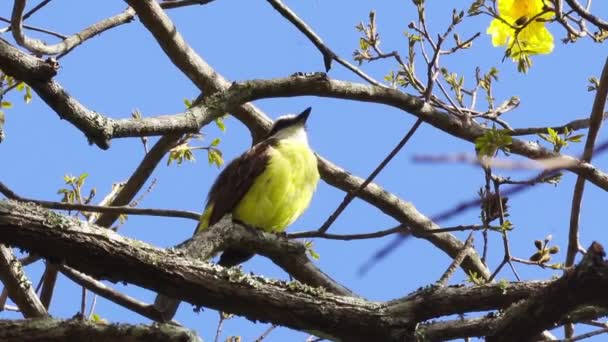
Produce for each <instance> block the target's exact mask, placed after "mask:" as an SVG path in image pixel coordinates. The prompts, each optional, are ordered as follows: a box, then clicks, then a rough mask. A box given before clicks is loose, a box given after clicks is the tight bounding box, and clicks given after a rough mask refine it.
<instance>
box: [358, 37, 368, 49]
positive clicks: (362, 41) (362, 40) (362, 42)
mask: <svg viewBox="0 0 608 342" xmlns="http://www.w3.org/2000/svg"><path fill="white" fill-rule="evenodd" d="M359 48H360V49H361V50H363V51H366V50H367V49H369V42H368V41H367V39H365V38H363V37H361V38H359Z"/></svg>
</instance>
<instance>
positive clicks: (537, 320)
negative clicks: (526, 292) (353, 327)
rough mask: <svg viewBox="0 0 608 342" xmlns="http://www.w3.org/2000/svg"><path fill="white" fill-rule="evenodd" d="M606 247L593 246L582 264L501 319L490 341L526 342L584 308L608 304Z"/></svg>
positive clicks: (594, 244) (504, 314)
mask: <svg viewBox="0 0 608 342" xmlns="http://www.w3.org/2000/svg"><path fill="white" fill-rule="evenodd" d="M604 256H605V253H604V249H603V247H602V246H601V245H600V244H598V243H596V242H594V243H593V244H592V245H591V247H589V250H588V252H587V254H586V255H585V256H584V257H583V260H582V261H581V263H580V264H579V265H578V266H576V267H575V268H574V269H573V270H570V271H568V272H566V273H565V274H564V276H562V277H561V278H559V279H558V280H556V281H554V282H552V283H551V284H550V285H549V286H547V287H546V288H545V289H543V290H542V291H540V292H539V293H538V294H537V295H534V296H532V297H530V298H529V299H527V300H525V301H523V302H522V303H519V304H517V305H514V306H512V307H511V308H509V309H508V310H506V311H505V312H503V314H502V315H501V317H500V318H499V319H498V321H497V322H496V329H495V330H494V331H493V332H492V335H491V336H489V337H488V339H487V340H488V341H490V342H496V341H527V340H529V339H530V338H531V337H533V336H535V335H537V334H539V333H540V332H541V331H543V330H545V329H548V328H552V327H553V325H554V323H555V322H556V321H559V319H560V317H563V316H564V315H565V314H566V313H568V312H570V311H572V310H574V309H575V308H576V307H577V306H580V305H585V304H593V305H601V306H605V305H607V304H608V297H606V296H605V295H604V294H605V291H604V289H605V288H606V286H608V268H607V266H608V264H606V263H605V262H604V260H603V259H604Z"/></svg>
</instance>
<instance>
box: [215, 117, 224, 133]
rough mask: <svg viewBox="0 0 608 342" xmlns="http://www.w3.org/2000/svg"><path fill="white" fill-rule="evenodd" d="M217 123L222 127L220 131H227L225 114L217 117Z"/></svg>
mask: <svg viewBox="0 0 608 342" xmlns="http://www.w3.org/2000/svg"><path fill="white" fill-rule="evenodd" d="M215 124H216V125H217V127H218V128H219V129H220V131H222V132H225V131H226V125H225V124H224V116H220V117H219V118H217V119H215Z"/></svg>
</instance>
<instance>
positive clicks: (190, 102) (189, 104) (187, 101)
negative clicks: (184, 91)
mask: <svg viewBox="0 0 608 342" xmlns="http://www.w3.org/2000/svg"><path fill="white" fill-rule="evenodd" d="M184 104H185V105H186V109H189V108H190V107H192V101H190V100H189V99H184Z"/></svg>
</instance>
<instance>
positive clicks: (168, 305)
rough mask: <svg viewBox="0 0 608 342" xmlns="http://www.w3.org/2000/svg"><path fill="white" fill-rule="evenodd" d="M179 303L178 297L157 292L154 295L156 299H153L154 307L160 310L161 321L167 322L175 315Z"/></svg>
mask: <svg viewBox="0 0 608 342" xmlns="http://www.w3.org/2000/svg"><path fill="white" fill-rule="evenodd" d="M180 303H181V301H180V300H179V299H174V298H171V297H167V296H165V295H163V294H161V293H159V294H158V295H156V299H154V308H155V309H156V310H158V311H159V312H160V314H161V318H162V321H163V322H169V321H171V320H172V319H173V316H175V313H176V312H177V308H178V307H179V304H180Z"/></svg>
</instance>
